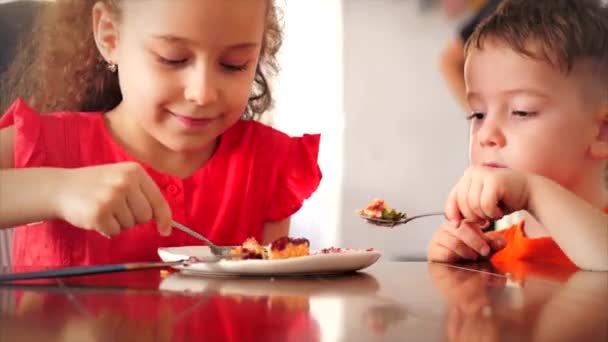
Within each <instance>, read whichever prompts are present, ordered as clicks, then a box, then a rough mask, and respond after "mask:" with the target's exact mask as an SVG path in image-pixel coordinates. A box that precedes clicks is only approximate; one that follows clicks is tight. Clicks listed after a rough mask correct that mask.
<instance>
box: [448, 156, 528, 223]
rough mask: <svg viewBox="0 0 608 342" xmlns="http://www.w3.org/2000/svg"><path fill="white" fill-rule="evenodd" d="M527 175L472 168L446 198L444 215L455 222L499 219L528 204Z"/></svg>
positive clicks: (508, 170) (507, 170)
mask: <svg viewBox="0 0 608 342" xmlns="http://www.w3.org/2000/svg"><path fill="white" fill-rule="evenodd" d="M528 183H529V182H528V175H527V174H525V173H521V172H517V171H513V170H510V169H496V168H488V167H479V166H473V167H470V168H468V169H467V171H466V172H465V174H464V176H463V177H462V178H461V179H460V181H458V183H457V184H456V186H455V187H454V188H453V189H452V192H451V193H450V195H449V196H448V201H447V203H446V208H445V214H446V217H447V218H448V220H450V221H452V222H455V223H456V225H457V226H458V225H459V223H460V222H461V221H462V220H463V219H465V220H467V221H472V222H482V221H487V220H490V219H500V218H502V217H503V216H504V215H507V214H510V213H511V212H513V211H517V210H521V209H525V208H526V206H527V203H528V194H529V186H528Z"/></svg>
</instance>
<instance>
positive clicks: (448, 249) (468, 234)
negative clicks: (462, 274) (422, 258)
mask: <svg viewBox="0 0 608 342" xmlns="http://www.w3.org/2000/svg"><path fill="white" fill-rule="evenodd" d="M482 228H483V225H479V224H476V223H470V222H468V221H464V222H462V223H461V225H460V226H459V227H457V226H456V225H455V224H454V223H452V222H446V223H445V224H444V225H443V226H441V228H439V230H438V231H437V232H436V233H435V235H433V238H432V239H431V242H430V243H429V247H428V250H427V260H428V261H432V262H449V263H452V262H458V261H463V260H473V261H475V260H480V259H484V258H487V257H489V256H490V255H491V254H492V253H493V252H496V251H498V250H500V249H502V248H504V247H505V245H506V242H505V240H504V238H503V237H502V236H501V235H499V234H496V235H491V234H484V233H483V232H482V231H481V230H482Z"/></svg>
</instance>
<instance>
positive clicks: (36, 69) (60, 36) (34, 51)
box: [0, 0, 283, 118]
mask: <svg viewBox="0 0 608 342" xmlns="http://www.w3.org/2000/svg"><path fill="white" fill-rule="evenodd" d="M98 1H102V2H105V3H106V4H107V5H109V7H110V8H111V9H112V10H113V11H115V12H116V14H117V15H119V14H120V11H119V10H120V8H119V6H118V5H119V3H120V2H121V1H123V0H57V1H56V2H55V3H53V4H50V5H48V6H47V8H46V9H45V11H44V12H43V13H41V14H40V15H39V17H38V18H37V19H36V20H35V23H34V27H33V28H32V32H31V33H30V35H29V37H26V39H23V41H22V43H21V45H20V46H19V47H18V51H17V54H16V58H15V61H14V62H13V65H12V66H11V67H10V69H9V70H8V72H7V73H6V74H5V76H4V77H3V79H2V80H1V81H0V94H3V96H2V97H1V98H2V103H0V113H3V112H4V111H5V110H6V109H7V108H8V107H9V105H10V103H11V102H12V101H14V100H15V99H17V98H21V99H23V100H24V101H26V102H27V103H28V104H30V105H31V106H32V107H34V108H36V109H37V110H39V111H41V112H55V111H84V112H88V111H91V112H98V111H108V110H110V109H112V108H114V107H116V106H117V105H118V104H119V103H120V101H121V100H122V94H121V91H120V87H119V84H118V77H117V75H116V74H115V73H111V72H108V70H107V64H106V62H105V61H104V59H103V58H102V56H101V54H100V53H99V51H98V50H97V46H96V45H95V40H94V37H93V29H92V9H93V5H94V4H95V3H96V2H98ZM268 1H269V6H270V7H269V10H268V15H267V19H266V29H265V33H264V40H263V44H262V50H261V54H260V62H259V64H258V66H257V69H256V74H255V78H254V84H253V88H252V91H251V95H250V97H249V101H248V104H247V109H246V113H245V114H246V116H247V117H249V118H259V117H260V116H261V115H262V114H263V113H264V112H266V111H267V110H268V109H270V107H271V106H272V103H273V99H272V93H271V89H270V86H269V84H268V80H269V79H270V77H272V76H274V75H276V73H277V72H278V71H279V70H278V63H277V59H276V54H277V52H278V50H279V48H280V47H281V44H282V40H283V35H282V27H281V24H280V20H279V15H278V9H277V7H276V6H275V4H274V0H268Z"/></svg>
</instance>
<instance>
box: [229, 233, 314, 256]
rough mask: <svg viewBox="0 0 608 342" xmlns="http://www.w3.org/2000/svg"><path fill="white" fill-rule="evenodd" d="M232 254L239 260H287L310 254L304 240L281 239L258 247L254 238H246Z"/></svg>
mask: <svg viewBox="0 0 608 342" xmlns="http://www.w3.org/2000/svg"><path fill="white" fill-rule="evenodd" d="M231 253H232V254H235V255H240V256H241V257H240V258H239V259H241V260H247V259H270V260H276V259H287V258H294V257H300V256H307V255H309V254H310V242H309V241H308V239H305V238H291V237H287V236H284V237H281V238H278V239H276V240H275V241H273V242H272V243H271V244H270V245H268V246H262V245H260V244H259V243H258V242H257V240H256V239H255V238H248V239H247V240H245V242H243V244H242V245H241V246H238V247H235V248H233V249H232V251H231Z"/></svg>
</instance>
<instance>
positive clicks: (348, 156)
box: [275, 0, 467, 257]
mask: <svg viewBox="0 0 608 342" xmlns="http://www.w3.org/2000/svg"><path fill="white" fill-rule="evenodd" d="M340 4H341V6H340ZM285 19H286V32H287V39H286V45H285V49H284V56H283V74H282V76H281V80H280V83H279V91H278V94H277V95H278V102H279V103H278V106H277V112H276V116H275V122H276V127H277V128H279V129H283V130H285V131H287V132H288V133H292V134H299V133H302V132H304V131H312V132H314V131H320V132H322V133H323V142H322V146H321V148H322V152H321V157H320V164H321V167H322V169H323V171H324V173H325V178H324V179H323V184H322V186H321V189H320V190H319V192H318V193H316V194H315V195H314V197H313V198H312V200H311V201H309V202H308V203H307V205H306V206H305V208H304V209H303V210H302V211H301V212H300V213H299V214H298V215H296V217H295V218H294V225H293V226H294V231H293V233H292V234H296V235H305V236H309V237H310V238H311V240H312V244H313V247H319V246H328V245H340V246H347V247H375V248H378V249H380V250H382V251H383V252H385V253H386V254H388V255H391V254H399V255H409V256H412V255H413V256H418V257H421V256H423V255H424V251H425V248H426V244H427V242H428V239H429V238H430V236H431V234H432V233H433V230H434V229H436V228H437V225H438V223H439V221H440V220H439V219H428V220H424V221H419V222H413V223H411V224H408V226H406V227H404V228H403V227H402V228H396V229H394V230H392V231H389V230H386V229H382V228H374V227H371V226H368V225H366V224H365V223H363V222H362V221H361V220H360V219H358V218H357V217H356V216H355V215H354V212H355V210H356V209H357V208H360V207H362V206H364V205H365V204H366V203H367V202H368V201H369V200H371V199H372V198H373V197H382V198H385V199H386V200H387V201H388V202H389V204H390V205H392V206H395V207H397V208H401V209H403V210H405V211H407V212H408V213H410V214H415V213H422V212H425V211H436V210H442V209H443V206H444V200H445V197H446V195H447V192H448V191H449V189H450V187H451V186H452V185H453V183H454V182H455V181H456V180H457V179H458V177H459V176H460V175H461V174H462V171H463V170H464V168H465V166H466V164H467V152H466V143H467V123H466V122H465V120H464V119H463V117H464V115H463V113H462V112H461V110H460V108H459V107H458V106H457V104H456V102H455V101H454V100H453V99H452V97H451V95H450V94H449V92H448V90H447V87H446V86H445V84H444V82H443V80H442V79H441V77H440V75H439V73H438V68H437V64H438V63H437V59H438V55H439V51H440V49H441V48H442V47H443V46H444V44H445V43H446V42H447V41H448V40H449V39H451V37H452V36H453V35H454V27H453V25H451V24H450V23H448V22H447V20H446V19H445V18H444V17H443V15H442V14H441V13H439V12H436V11H435V12H429V13H421V12H420V11H419V7H418V2H417V1H412V0H344V1H338V0H293V1H288V2H287V6H286V17H285Z"/></svg>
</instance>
